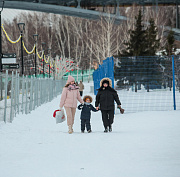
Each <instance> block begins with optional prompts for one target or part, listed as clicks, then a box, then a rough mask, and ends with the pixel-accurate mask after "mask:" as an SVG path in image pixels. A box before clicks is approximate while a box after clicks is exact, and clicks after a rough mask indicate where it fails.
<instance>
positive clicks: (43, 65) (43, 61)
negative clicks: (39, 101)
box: [43, 53, 45, 78]
mask: <svg viewBox="0 0 180 177" xmlns="http://www.w3.org/2000/svg"><path fill="white" fill-rule="evenodd" d="M43 78H45V74H44V53H43Z"/></svg>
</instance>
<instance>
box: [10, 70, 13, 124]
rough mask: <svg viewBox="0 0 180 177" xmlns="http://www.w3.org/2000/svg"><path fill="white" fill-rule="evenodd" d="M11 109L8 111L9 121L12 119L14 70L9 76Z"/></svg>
mask: <svg viewBox="0 0 180 177" xmlns="http://www.w3.org/2000/svg"><path fill="white" fill-rule="evenodd" d="M11 77H12V78H11V111H10V123H12V121H13V99H14V94H13V93H14V89H13V83H14V72H13V71H12V76H11Z"/></svg>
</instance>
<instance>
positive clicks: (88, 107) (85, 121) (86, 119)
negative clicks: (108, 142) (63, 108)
mask: <svg viewBox="0 0 180 177" xmlns="http://www.w3.org/2000/svg"><path fill="white" fill-rule="evenodd" d="M83 101H84V104H80V105H79V106H78V109H79V110H81V117H80V119H81V132H82V133H84V130H85V127H86V129H87V132H88V133H91V132H92V130H91V123H90V119H91V111H94V112H97V111H98V110H96V109H95V108H94V107H93V105H92V104H91V102H92V97H91V96H89V95H86V96H84V98H83Z"/></svg>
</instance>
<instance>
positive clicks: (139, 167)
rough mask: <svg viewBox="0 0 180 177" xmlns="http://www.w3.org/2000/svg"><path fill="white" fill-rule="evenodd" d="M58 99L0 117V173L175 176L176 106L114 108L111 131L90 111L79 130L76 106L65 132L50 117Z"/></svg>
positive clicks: (179, 131)
mask: <svg viewBox="0 0 180 177" xmlns="http://www.w3.org/2000/svg"><path fill="white" fill-rule="evenodd" d="M90 85H91V84H85V87H86V91H85V94H90V93H89V92H90ZM59 100H60V96H58V98H55V99H54V100H53V101H52V102H50V103H47V104H44V105H42V106H41V107H39V108H37V109H36V110H35V111H32V113H31V114H28V115H22V114H21V115H17V117H16V118H15V119H14V121H13V123H12V124H10V123H7V124H4V123H2V122H0V177H61V176H62V177H72V176H73V177H179V176H180V168H179V167H180V141H179V140H180V128H179V127H180V111H161V112H160V111H159V112H158V111H154V112H151V111H148V112H147V111H146V112H138V113H126V112H125V114H123V115H122V114H119V112H118V111H116V115H115V121H114V124H113V132H111V133H104V132H103V130H104V129H103V125H102V120H101V113H100V112H97V113H92V118H91V125H92V131H93V132H92V133H84V134H82V133H80V118H79V117H80V111H79V110H77V112H76V117H75V124H74V133H73V134H68V133H67V125H66V123H65V122H63V123H62V124H56V123H55V119H54V118H53V117H52V114H53V111H54V110H55V109H57V108H58V106H59ZM93 104H94V103H93ZM122 105H123V102H122Z"/></svg>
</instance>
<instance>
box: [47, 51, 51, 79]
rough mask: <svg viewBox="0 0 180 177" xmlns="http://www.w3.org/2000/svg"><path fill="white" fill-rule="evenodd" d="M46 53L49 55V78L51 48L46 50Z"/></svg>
mask: <svg viewBox="0 0 180 177" xmlns="http://www.w3.org/2000/svg"><path fill="white" fill-rule="evenodd" d="M48 53H49V78H50V77H51V75H50V72H51V68H50V58H51V48H48Z"/></svg>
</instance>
